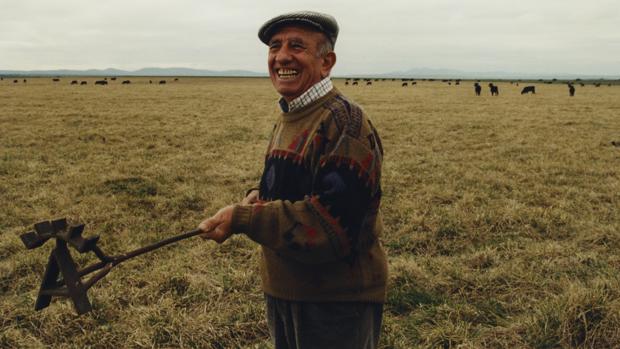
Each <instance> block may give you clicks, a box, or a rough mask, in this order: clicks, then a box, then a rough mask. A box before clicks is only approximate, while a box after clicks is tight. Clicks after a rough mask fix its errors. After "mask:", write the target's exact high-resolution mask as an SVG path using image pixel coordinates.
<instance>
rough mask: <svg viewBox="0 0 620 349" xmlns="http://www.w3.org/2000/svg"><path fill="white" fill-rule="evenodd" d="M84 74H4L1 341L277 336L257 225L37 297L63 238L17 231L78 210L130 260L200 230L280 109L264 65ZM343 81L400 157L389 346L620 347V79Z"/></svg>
mask: <svg viewBox="0 0 620 349" xmlns="http://www.w3.org/2000/svg"><path fill="white" fill-rule="evenodd" d="M70 80H71V79H67V78H63V79H61V81H60V82H58V83H53V82H52V81H51V79H48V78H41V79H29V80H28V82H27V83H26V84H24V83H21V82H20V83H19V84H13V83H12V81H8V80H7V79H4V81H1V82H0V198H1V200H0V347H3V348H14V347H28V348H30V347H34V348H37V347H41V348H42V347H58V348H83V347H93V348H112V347H185V348H236V347H247V348H263V347H269V346H268V334H267V329H266V322H265V320H264V316H263V296H262V293H261V290H260V282H259V277H258V274H257V270H258V258H259V255H260V250H259V248H258V247H257V246H256V245H255V244H253V243H252V242H251V241H250V240H249V239H247V238H245V237H243V236H235V237H233V238H232V239H230V240H229V241H227V242H226V243H224V244H223V245H216V244H215V243H213V242H205V241H202V240H201V239H192V240H188V241H184V242H180V243H178V244H175V245H173V246H170V247H167V248H165V249H161V250H159V251H157V252H154V253H152V254H149V255H147V256H144V257H140V258H137V259H135V260H132V261H129V262H127V263H124V264H122V265H121V266H119V267H118V268H115V269H114V270H113V271H112V272H111V273H110V274H109V275H108V276H107V277H106V278H104V279H103V280H102V281H100V282H99V283H97V284H96V285H95V286H94V287H93V288H92V289H91V290H90V291H89V297H90V300H91V302H92V303H93V307H94V311H93V312H92V313H89V314H87V315H83V316H79V317H78V316H77V315H75V312H74V309H73V308H72V305H71V304H70V303H69V302H68V301H66V300H59V301H53V302H52V304H51V306H50V307H49V308H46V309H45V310H43V311H41V312H35V311H34V310H33V307H34V300H35V298H36V292H37V289H38V287H39V285H40V277H41V275H42V273H43V270H44V268H45V264H46V262H47V257H48V255H49V252H50V249H51V246H52V244H51V243H49V242H48V244H47V245H45V246H44V247H41V248H39V249H36V250H30V251H26V250H25V249H24V247H23V246H22V244H21V242H20V240H19V234H21V233H24V232H26V231H28V230H30V229H31V228H32V225H33V224H34V223H36V222H39V221H42V220H48V219H54V218H60V217H67V218H69V219H70V220H71V221H72V222H74V223H85V224H86V233H85V235H89V234H98V235H100V236H101V240H100V242H99V246H100V247H101V248H102V249H103V250H104V251H106V252H107V253H109V254H118V253H122V252H124V251H127V250H129V249H133V248H137V247H139V246H142V245H145V244H147V243H151V242H154V241H157V240H160V239H163V238H165V237H167V236H170V235H173V234H178V233H181V232H183V231H188V230H191V229H194V228H195V227H196V226H197V224H198V223H199V222H200V221H201V220H202V219H203V218H205V217H206V216H207V215H210V214H212V213H214V212H215V211H216V210H217V209H218V208H220V207H221V206H224V205H227V204H230V203H233V202H237V201H239V200H240V199H241V198H242V196H243V194H244V192H245V190H246V189H248V188H250V187H252V186H254V185H255V184H256V182H257V180H258V178H259V176H260V173H261V170H262V168H261V166H262V159H263V152H264V150H265V148H266V146H267V141H268V136H269V132H270V130H271V127H272V125H273V122H274V113H275V112H277V106H276V103H275V102H276V100H277V96H276V94H275V92H274V91H273V88H272V87H271V84H270V82H269V81H268V80H267V79H259V78H257V79H232V78H231V79H217V78H181V79H180V80H179V81H177V82H172V81H171V79H168V84H166V85H158V84H152V85H150V84H148V78H146V79H145V78H141V79H131V80H132V84H131V85H121V84H120V80H121V79H120V78H119V81H115V82H112V83H111V84H110V85H109V86H93V85H92V83H93V81H94V79H92V78H88V79H86V80H88V81H89V85H87V86H71V85H69V81H70ZM79 80H85V79H79ZM153 80H154V81H158V80H159V79H153ZM335 85H336V86H337V87H338V88H339V89H340V90H341V91H343V92H344V93H345V94H346V95H348V96H349V97H350V98H351V99H353V100H355V101H356V102H358V103H359V104H361V105H362V106H363V107H364V109H365V110H366V111H367V112H368V114H369V115H370V117H371V118H372V120H373V122H374V124H375V126H376V127H377V128H378V130H379V133H380V135H381V136H382V140H383V144H384V148H385V153H386V154H385V159H384V161H385V164H384V167H383V188H384V199H383V202H382V209H383V213H384V218H385V225H386V230H385V235H384V236H383V237H382V241H383V243H384V245H385V247H386V249H387V251H388V254H389V264H390V278H389V280H390V285H389V294H388V302H387V304H386V308H385V309H386V310H385V316H384V327H383V333H382V339H381V344H382V346H383V347H384V348H417V347H420V348H427V347H430V348H435V347H439V348H456V347H459V348H559V347H565V348H568V347H583V348H613V347H616V348H617V347H620V272H619V270H620V254H619V252H618V251H620V214H619V212H620V147H615V146H613V145H612V144H611V142H612V141H620V86H612V87H607V86H601V87H599V88H595V87H593V86H586V87H583V88H581V87H579V86H577V93H576V96H575V97H573V98H570V97H568V89H567V87H566V86H565V85H560V84H553V85H543V84H536V86H537V94H536V95H525V96H522V95H520V93H519V92H520V87H516V86H512V85H510V84H509V83H501V82H500V83H498V85H499V89H500V96H499V97H491V96H490V95H489V93H488V89H486V88H485V89H484V91H483V96H481V97H475V96H474V93H473V88H472V87H471V83H470V82H464V83H463V84H462V85H460V86H454V85H452V86H448V85H447V84H445V83H441V82H419V83H418V85H417V86H415V87H407V88H403V87H401V86H400V81H395V82H392V81H379V82H374V85H373V86H345V85H344V81H343V80H335ZM483 85H485V86H486V83H483ZM523 85H524V84H522V85H521V87H522V86H523ZM76 255H77V254H75V253H74V256H76ZM76 259H77V260H78V263H79V264H80V265H83V264H84V263H86V262H87V261H90V260H93V258H92V257H90V256H89V257H85V256H79V257H76Z"/></svg>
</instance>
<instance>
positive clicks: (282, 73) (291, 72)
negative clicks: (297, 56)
mask: <svg viewBox="0 0 620 349" xmlns="http://www.w3.org/2000/svg"><path fill="white" fill-rule="evenodd" d="M276 74H277V75H278V78H279V79H280V80H292V79H294V78H296V77H297V75H298V72H297V70H296V69H286V68H280V69H276Z"/></svg>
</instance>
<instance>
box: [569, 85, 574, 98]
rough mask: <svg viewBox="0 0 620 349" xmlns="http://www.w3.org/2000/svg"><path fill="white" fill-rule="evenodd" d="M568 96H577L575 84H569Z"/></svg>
mask: <svg viewBox="0 0 620 349" xmlns="http://www.w3.org/2000/svg"><path fill="white" fill-rule="evenodd" d="M568 94H569V95H570V96H571V97H573V96H574V95H575V86H573V84H571V83H568Z"/></svg>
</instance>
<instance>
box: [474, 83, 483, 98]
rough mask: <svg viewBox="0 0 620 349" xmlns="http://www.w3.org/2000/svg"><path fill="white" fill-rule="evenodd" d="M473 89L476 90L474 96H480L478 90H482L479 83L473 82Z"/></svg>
mask: <svg viewBox="0 0 620 349" xmlns="http://www.w3.org/2000/svg"><path fill="white" fill-rule="evenodd" d="M474 91H475V92H476V96H480V92H482V86H480V84H479V83H477V82H475V83H474Z"/></svg>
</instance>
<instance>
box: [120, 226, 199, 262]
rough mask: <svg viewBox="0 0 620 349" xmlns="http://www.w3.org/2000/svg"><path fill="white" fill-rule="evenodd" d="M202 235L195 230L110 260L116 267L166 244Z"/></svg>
mask: <svg viewBox="0 0 620 349" xmlns="http://www.w3.org/2000/svg"><path fill="white" fill-rule="evenodd" d="M202 233H203V231H202V230H200V229H195V230H192V231H189V232H187V233H183V234H180V235H176V236H173V237H170V238H167V239H164V240H162V241H159V242H156V243H154V244H151V245H148V246H144V247H140V248H138V249H136V250H133V251H130V252H127V253H125V254H122V255H118V256H114V257H112V260H113V261H112V264H114V265H116V264H119V263H122V262H123V261H125V260H127V259H130V258H133V257H137V256H139V255H141V254H144V253H148V252H151V251H153V250H156V249H158V248H161V247H164V246H166V245H168V244H171V243H174V242H177V241H180V240H184V239H187V238H191V237H193V236H196V235H199V234H202Z"/></svg>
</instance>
